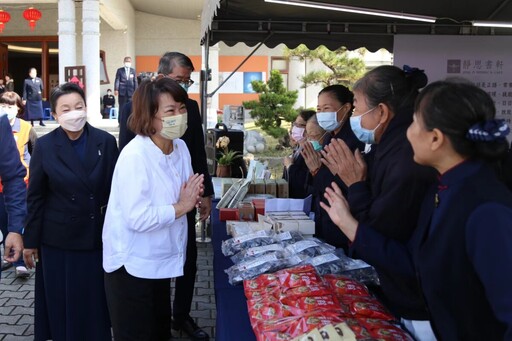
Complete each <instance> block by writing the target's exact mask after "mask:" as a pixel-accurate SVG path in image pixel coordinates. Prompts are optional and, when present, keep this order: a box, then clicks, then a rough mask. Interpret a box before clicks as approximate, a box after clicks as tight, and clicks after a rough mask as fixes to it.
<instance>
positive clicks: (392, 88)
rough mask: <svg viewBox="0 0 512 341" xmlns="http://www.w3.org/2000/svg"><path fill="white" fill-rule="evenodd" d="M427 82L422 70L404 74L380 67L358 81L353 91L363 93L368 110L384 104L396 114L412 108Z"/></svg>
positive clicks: (383, 66)
mask: <svg viewBox="0 0 512 341" xmlns="http://www.w3.org/2000/svg"><path fill="white" fill-rule="evenodd" d="M427 82H428V78H427V76H426V75H425V73H424V72H423V71H422V70H419V69H413V70H412V71H411V72H405V71H403V70H402V69H400V68H398V67H396V66H393V65H382V66H379V67H376V68H375V69H373V70H371V71H368V72H367V73H366V74H365V75H364V76H363V78H361V79H359V80H358V81H357V82H356V83H355V84H354V87H353V91H361V92H363V93H364V96H365V98H366V102H367V103H366V104H367V105H368V107H370V108H374V107H376V106H377V105H379V103H384V104H386V105H387V106H388V107H389V108H390V109H391V111H393V112H394V113H398V112H400V111H401V110H402V109H404V108H412V107H413V106H414V100H415V99H416V96H418V92H419V89H421V88H423V87H424V86H425V85H427Z"/></svg>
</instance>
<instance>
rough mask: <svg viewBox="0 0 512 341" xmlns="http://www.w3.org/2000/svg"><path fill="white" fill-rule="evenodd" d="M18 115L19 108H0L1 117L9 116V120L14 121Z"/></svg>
mask: <svg viewBox="0 0 512 341" xmlns="http://www.w3.org/2000/svg"><path fill="white" fill-rule="evenodd" d="M17 114H18V108H17V107H12V108H9V107H7V106H0V116H3V115H7V119H8V120H9V121H12V120H13V119H14V118H15V117H16V115H17Z"/></svg>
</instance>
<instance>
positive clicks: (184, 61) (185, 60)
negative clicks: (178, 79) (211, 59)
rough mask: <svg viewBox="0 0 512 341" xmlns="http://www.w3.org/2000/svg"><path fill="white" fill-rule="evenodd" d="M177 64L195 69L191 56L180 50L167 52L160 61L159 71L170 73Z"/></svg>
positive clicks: (163, 73)
mask: <svg viewBox="0 0 512 341" xmlns="http://www.w3.org/2000/svg"><path fill="white" fill-rule="evenodd" d="M176 66H181V67H184V68H188V69H190V70H191V71H194V64H192V61H191V60H190V58H189V57H187V56H186V55H184V54H183V53H180V52H166V53H164V55H163V56H162V57H161V58H160V62H159V63H158V71H157V72H158V73H159V74H162V75H168V74H170V73H172V70H173V69H174V68H175V67H176Z"/></svg>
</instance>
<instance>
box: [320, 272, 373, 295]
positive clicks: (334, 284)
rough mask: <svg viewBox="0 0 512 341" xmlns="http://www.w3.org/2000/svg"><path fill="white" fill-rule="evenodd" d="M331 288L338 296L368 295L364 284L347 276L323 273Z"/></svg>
mask: <svg viewBox="0 0 512 341" xmlns="http://www.w3.org/2000/svg"><path fill="white" fill-rule="evenodd" d="M322 278H323V279H324V281H325V282H326V283H327V285H328V286H329V287H330V288H331V290H332V291H333V292H334V293H335V294H336V295H338V296H341V295H352V296H370V292H369V291H368V289H367V288H366V286H365V285H364V284H362V283H359V282H357V281H355V280H353V279H351V278H349V277H347V276H342V275H324V276H323V277H322Z"/></svg>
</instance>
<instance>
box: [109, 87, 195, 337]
mask: <svg viewBox="0 0 512 341" xmlns="http://www.w3.org/2000/svg"><path fill="white" fill-rule="evenodd" d="M186 100H187V93H186V92H185V90H183V89H182V88H181V86H180V85H179V84H178V83H177V82H175V81H174V80H172V79H170V78H165V77H159V78H157V79H156V80H153V81H150V80H147V81H145V82H143V83H142V84H141V85H140V86H139V87H138V88H137V90H136V92H135V94H134V96H133V114H132V115H131V117H130V121H129V123H128V124H129V127H130V129H131V130H132V131H134V132H135V133H136V134H137V136H136V137H135V138H134V139H133V140H132V141H131V142H130V143H129V144H128V145H127V146H126V147H125V148H124V149H123V151H122V153H121V155H120V156H119V159H118V162H117V165H116V168H115V171H114V177H113V179H112V189H111V194H110V200H109V203H108V209H107V214H106V217H105V225H104V228H103V268H104V270H105V290H106V294H107V302H108V306H109V311H110V318H111V320H112V327H113V331H114V337H115V339H116V341H119V340H138V341H140V340H167V339H169V338H170V336H171V335H170V328H171V326H170V323H171V305H170V302H171V301H170V278H173V277H178V276H182V275H183V264H184V263H185V255H186V244H187V225H186V224H187V218H186V213H187V212H188V211H190V210H192V209H193V208H194V206H197V205H199V204H200V201H199V200H200V198H201V194H202V191H203V175H198V174H194V175H193V174H192V165H191V160H190V154H189V151H188V149H187V146H186V145H185V143H184V142H183V141H182V140H181V139H180V137H181V136H182V135H183V134H184V132H185V130H186V129H187V113H186V107H185V101H186Z"/></svg>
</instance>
